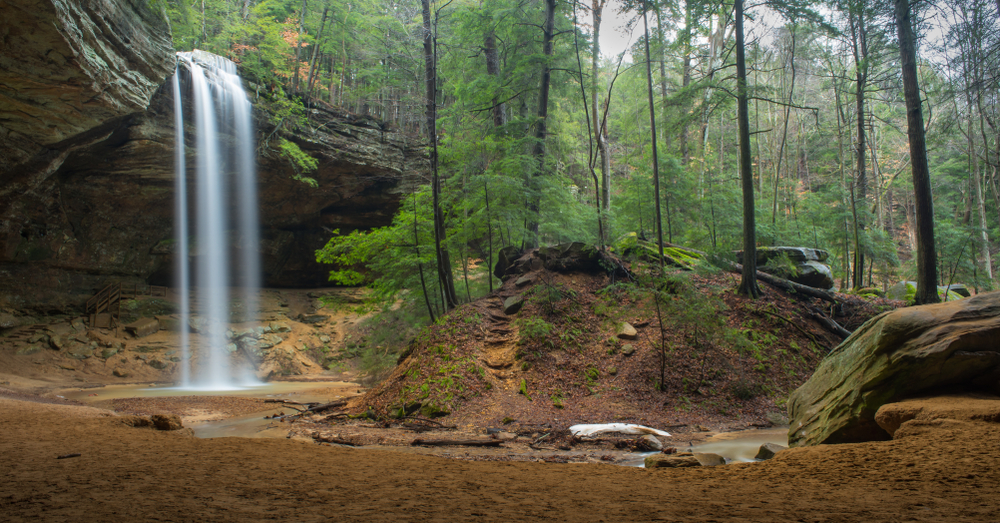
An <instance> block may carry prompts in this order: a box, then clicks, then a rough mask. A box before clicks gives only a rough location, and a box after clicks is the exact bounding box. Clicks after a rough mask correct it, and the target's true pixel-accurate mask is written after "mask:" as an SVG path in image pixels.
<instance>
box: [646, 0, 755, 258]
mask: <svg viewBox="0 0 1000 523" xmlns="http://www.w3.org/2000/svg"><path fill="white" fill-rule="evenodd" d="M737 1H739V0H737ZM646 10H647V5H646V0H642V26H643V28H644V29H645V31H646V39H645V43H646V87H647V92H648V93H649V128H650V132H651V133H652V136H653V144H652V145H653V198H654V199H656V245H657V246H658V248H659V250H660V268H661V269H662V268H663V267H664V266H665V260H664V258H663V217H662V215H661V214H660V157H659V155H657V154H656V111H655V110H654V108H653V71H652V69H651V68H650V61H649V21H648V20H647V17H646ZM667 212H668V213H669V207H668V211H667Z"/></svg>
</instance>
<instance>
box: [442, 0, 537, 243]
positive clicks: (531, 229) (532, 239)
mask: <svg viewBox="0 0 1000 523" xmlns="http://www.w3.org/2000/svg"><path fill="white" fill-rule="evenodd" d="M425 1H426V0H425ZM555 25H556V0H545V24H544V25H543V26H542V31H543V36H542V54H543V55H545V59H544V60H545V63H544V64H543V65H542V82H541V86H540V87H539V89H538V113H537V116H538V121H537V123H536V127H535V146H534V148H533V150H532V156H534V157H535V164H536V170H535V172H534V173H533V174H532V178H533V179H534V178H537V177H539V176H541V175H542V174H543V172H544V169H545V138H546V136H547V135H548V127H547V125H546V120H548V115H549V84H550V83H551V82H552V64H550V63H549V61H550V60H551V59H552V51H553V49H552V39H553V38H554V37H555ZM530 182H531V183H529V186H530V189H531V192H532V194H531V195H530V196H529V197H528V214H529V218H528V223H527V229H528V235H529V238H527V241H526V243H527V245H528V246H529V247H536V246H538V242H539V238H538V222H539V221H540V219H541V208H540V207H541V195H540V194H538V189H539V187H538V184H537V183H535V181H534V180H530Z"/></svg>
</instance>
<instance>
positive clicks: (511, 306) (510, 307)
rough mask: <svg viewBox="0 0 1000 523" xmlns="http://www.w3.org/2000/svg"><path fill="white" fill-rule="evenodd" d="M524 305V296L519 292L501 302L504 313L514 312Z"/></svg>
mask: <svg viewBox="0 0 1000 523" xmlns="http://www.w3.org/2000/svg"><path fill="white" fill-rule="evenodd" d="M523 306H524V298H523V297H521V295H520V294H518V295H517V296H511V297H510V298H507V299H506V300H504V302H503V312H504V314H516V313H517V311H519V310H521V307H523Z"/></svg>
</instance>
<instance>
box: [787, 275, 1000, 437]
mask: <svg viewBox="0 0 1000 523" xmlns="http://www.w3.org/2000/svg"><path fill="white" fill-rule="evenodd" d="M998 340H1000V292H991V293H986V294H979V295H976V296H973V297H971V298H966V299H964V300H959V301H954V302H947V303H941V304H935V305H924V306H919V307H908V308H905V309H897V310H894V311H892V312H887V313H884V314H882V315H880V316H877V317H875V318H872V319H871V320H869V321H868V322H867V323H865V324H864V325H863V326H862V327H861V328H860V329H858V330H857V331H855V332H854V334H852V335H851V337H849V338H848V339H847V340H845V341H844V343H842V344H841V345H840V346H839V347H837V348H836V349H834V352H833V353H832V354H830V356H828V357H827V358H826V359H825V360H823V362H822V363H821V364H820V366H819V368H817V369H816V372H815V373H814V374H813V376H812V377H811V378H809V381H807V382H805V383H804V384H803V385H802V386H801V387H799V388H798V389H796V390H795V391H794V392H792V394H791V396H790V397H789V400H788V405H789V407H788V410H789V419H790V425H789V429H788V440H789V442H790V444H792V445H793V446H801V445H818V444H821V443H852V442H859V441H871V440H882V439H889V437H890V435H889V433H888V432H886V430H884V429H883V428H882V427H879V423H878V419H877V417H876V413H877V412H878V410H879V408H880V407H882V406H883V405H885V404H887V403H892V402H897V401H900V400H902V399H905V398H909V397H913V396H917V395H930V394H939V393H942V392H953V391H976V392H981V393H989V394H997V393H1000V342H998Z"/></svg>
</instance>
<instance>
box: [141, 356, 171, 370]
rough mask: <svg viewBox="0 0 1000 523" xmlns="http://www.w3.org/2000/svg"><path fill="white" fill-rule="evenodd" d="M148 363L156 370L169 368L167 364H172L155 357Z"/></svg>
mask: <svg viewBox="0 0 1000 523" xmlns="http://www.w3.org/2000/svg"><path fill="white" fill-rule="evenodd" d="M146 365H149V366H150V367H153V368H154V369H156V370H163V369H165V368H167V366H168V365H170V364H169V363H167V362H165V361H160V360H158V359H155V358H154V359H151V360H149V361H147V362H146Z"/></svg>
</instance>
